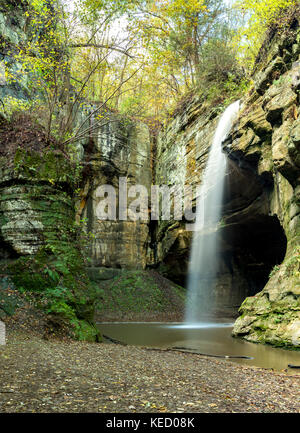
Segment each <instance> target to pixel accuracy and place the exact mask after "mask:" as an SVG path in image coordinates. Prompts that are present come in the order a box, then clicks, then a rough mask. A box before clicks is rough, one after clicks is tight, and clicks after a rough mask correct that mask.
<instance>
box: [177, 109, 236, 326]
mask: <svg viewBox="0 0 300 433" xmlns="http://www.w3.org/2000/svg"><path fill="white" fill-rule="evenodd" d="M239 106H240V101H236V102H234V103H233V104H231V105H230V106H229V107H227V109H226V110H225V112H224V113H223V115H222V116H221V118H220V120H219V123H218V126H217V129H216V132H215V135H214V138H213V142H212V145H211V148H210V151H209V156H208V161H207V164H206V167H205V170H204V174H203V178H202V182H201V185H200V191H199V192H200V195H199V197H198V199H197V211H196V222H195V224H196V229H195V231H194V236H193V241H192V249H191V256H190V262H189V271H188V295H187V302H186V311H185V321H186V322H187V323H199V322H201V321H203V319H204V318H205V317H207V315H209V314H210V315H211V314H212V311H213V308H214V302H213V299H214V290H215V284H216V277H217V272H218V267H217V266H218V260H217V257H216V255H217V251H218V239H217V227H218V223H219V221H220V218H221V208H222V198H223V189H224V180H225V174H226V165H227V163H226V156H225V155H224V153H223V152H222V142H223V141H224V139H225V138H226V136H227V135H228V133H229V131H230V129H231V126H232V123H233V120H234V118H235V117H236V115H237V113H238V111H239Z"/></svg>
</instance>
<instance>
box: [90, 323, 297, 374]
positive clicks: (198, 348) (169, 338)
mask: <svg viewBox="0 0 300 433" xmlns="http://www.w3.org/2000/svg"><path fill="white" fill-rule="evenodd" d="M98 327H99V329H100V331H101V332H102V334H104V335H105V336H108V337H110V338H113V339H115V340H118V341H121V342H123V343H126V344H129V345H135V346H150V347H161V348H167V347H168V348H171V347H173V348H180V350H188V351H192V352H195V353H201V354H206V355H211V356H216V357H228V358H225V359H227V360H228V361H230V362H237V363H240V364H244V365H251V366H256V367H263V368H268V369H271V368H272V369H274V370H285V369H287V372H288V373H291V374H300V368H298V369H296V368H289V367H288V364H292V365H297V366H300V351H290V350H284V349H277V348H274V347H271V346H266V345H261V344H253V343H249V342H247V341H243V340H241V339H237V338H233V337H231V330H232V324H231V323H214V324H212V323H206V324H198V325H194V324H192V325H184V324H180V323H135V322H130V323H99V324H98ZM249 358H250V359H249Z"/></svg>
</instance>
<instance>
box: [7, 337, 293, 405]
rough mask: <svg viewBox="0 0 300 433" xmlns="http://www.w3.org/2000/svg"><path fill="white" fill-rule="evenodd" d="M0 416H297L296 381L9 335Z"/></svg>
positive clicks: (167, 354)
mask: <svg viewBox="0 0 300 433" xmlns="http://www.w3.org/2000/svg"><path fill="white" fill-rule="evenodd" d="M0 371H1V375H0V412H2V413H3V412H37V413H40V412H110V413H112V412H113V413H118V412H119V413H121V412H127V413H129V412H155V413H158V412H162V413H163V412H173V413H174V412H178V413H191V412H199V413H204V412H214V413H220V412H227V413H229V412H277V413H278V412H280V413H284V412H294V413H295V412H298V413H299V412H300V376H296V375H294V376H289V375H287V374H285V373H281V372H272V371H268V370H263V369H259V368H253V367H245V366H240V365H238V364H233V363H230V362H228V361H226V360H220V359H214V358H207V357H203V356H200V355H194V354H189V353H180V352H172V351H162V350H151V349H147V348H138V347H132V346H122V345H115V344H107V343H101V344H99V343H98V344H97V343H86V342H74V341H69V340H66V341H60V340H45V339H42V338H41V337H39V336H37V335H31V334H30V333H22V332H20V331H12V332H10V333H9V335H8V339H7V344H6V346H0Z"/></svg>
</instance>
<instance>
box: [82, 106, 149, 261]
mask: <svg viewBox="0 0 300 433" xmlns="http://www.w3.org/2000/svg"><path fill="white" fill-rule="evenodd" d="M104 123H106V122H104ZM85 147H86V148H85V152H84V158H83V164H84V170H83V179H84V184H83V187H82V192H81V199H80V200H79V202H78V212H77V219H79V220H80V219H82V220H83V219H86V225H85V229H86V231H87V232H88V233H91V234H92V237H91V250H90V258H91V265H92V266H94V267H99V266H104V267H112V268H127V269H144V268H145V267H146V264H147V251H148V244H149V242H150V241H149V239H150V238H149V223H148V221H147V219H148V201H147V203H146V204H147V214H146V215H144V216H143V218H141V219H137V220H134V218H132V217H131V215H130V213H128V212H127V206H126V204H124V201H123V202H122V200H124V199H125V197H127V204H128V206H129V205H130V203H131V202H132V201H133V198H129V197H128V195H130V187H131V186H133V185H134V186H135V185H142V186H143V187H144V188H145V189H146V191H147V194H148V193H149V192H150V186H151V181H152V167H151V166H152V161H151V143H150V135H149V130H148V128H147V127H146V125H143V124H141V123H138V124H131V123H127V124H126V125H124V123H122V121H119V120H118V118H117V117H116V116H114V115H113V113H109V118H108V120H107V124H106V125H105V126H104V127H102V128H100V129H99V131H98V133H97V135H96V137H94V138H93V139H91V140H90V142H89V143H87V144H86V145H85ZM105 185H108V186H109V188H110V189H111V188H113V191H112V194H113V195H114V194H115V196H114V198H115V204H116V206H115V209H114V210H113V211H115V215H112V217H107V218H108V219H107V220H105V219H104V218H105V217H101V218H100V217H99V211H98V209H99V205H101V203H100V202H101V201H103V198H104V190H103V192H101V187H103V186H105ZM120 185H122V186H121V191H119V186H120ZM111 197H112V195H111ZM122 203H123V204H122ZM120 207H121V208H122V209H120ZM104 211H105V210H104ZM120 212H122V216H121V215H120Z"/></svg>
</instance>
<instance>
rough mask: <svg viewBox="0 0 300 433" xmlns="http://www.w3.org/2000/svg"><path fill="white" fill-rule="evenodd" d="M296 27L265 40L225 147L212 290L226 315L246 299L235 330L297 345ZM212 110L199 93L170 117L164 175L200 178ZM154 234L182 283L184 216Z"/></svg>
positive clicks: (159, 174)
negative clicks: (216, 262)
mask: <svg viewBox="0 0 300 433" xmlns="http://www.w3.org/2000/svg"><path fill="white" fill-rule="evenodd" d="M298 28H299V24H298V19H297V18H294V19H293V20H292V21H291V27H290V29H288V30H287V31H286V32H285V34H284V35H282V36H280V34H279V35H278V34H276V35H275V36H274V37H273V38H272V39H271V40H270V41H269V42H268V44H267V46H266V50H265V51H266V55H265V57H264V58H263V59H261V61H260V63H259V65H260V70H259V71H257V72H256V74H255V76H254V86H253V87H252V88H251V90H250V92H249V94H248V95H247V96H246V97H245V98H244V99H243V100H242V101H241V111H240V114H239V117H238V119H237V120H236V122H235V124H234V125H233V128H232V131H231V133H230V135H229V137H228V138H227V140H226V142H225V143H224V146H223V147H224V151H225V152H226V153H227V155H228V170H227V179H226V187H225V195H224V206H223V218H222V221H221V223H220V225H219V228H218V235H219V252H218V258H217V261H218V274H217V278H216V280H215V286H216V289H215V293H214V294H213V295H212V296H213V297H214V302H215V306H216V314H220V315H224V314H227V313H228V314H235V313H236V312H237V309H238V305H239V304H240V303H241V302H243V301H244V299H245V298H246V300H245V301H244V302H243V304H242V306H241V308H240V310H239V312H240V317H239V318H238V319H237V321H236V323H235V326H234V331H233V333H234V335H236V336H242V337H243V338H246V339H248V340H249V341H255V342H264V343H271V344H274V345H281V346H292V347H295V346H298V345H299V344H300V320H299V319H300V297H299V294H300V291H299V290H300V285H299V276H300V274H299V261H300V259H299V236H300V226H299V174H300V171H299V168H300V165H299V143H300V140H299V131H300V129H299V125H300V123H299V117H298V111H299V90H300V62H299V60H300V59H299V54H300V48H299V47H300V44H299V42H300V34H299V30H298ZM202 110H203V111H202ZM215 116H216V110H215V109H213V110H205V104H201V102H200V103H199V102H197V101H196V100H195V99H194V100H193V101H191V103H190V104H189V105H188V106H187V107H186V108H185V111H184V114H181V115H179V116H177V117H176V118H175V119H174V120H173V122H172V123H170V125H169V127H168V129H167V130H166V131H165V132H164V134H163V135H161V137H160V140H159V142H158V150H157V155H158V163H157V166H156V179H157V181H158V182H162V183H165V184H168V185H183V184H192V185H193V184H196V183H199V181H200V179H201V173H202V172H203V168H204V166H205V163H206V159H207V152H208V148H209V146H210V144H211V141H212V134H213V132H214V130H215V127H216V122H217V120H218V117H215ZM157 240H158V243H159V245H158V252H159V260H161V261H162V262H163V263H164V266H163V267H161V269H162V270H163V271H164V272H165V274H166V275H168V276H169V277H170V278H172V279H175V280H176V281H178V282H179V281H180V282H181V283H182V282H183V281H184V279H185V277H186V272H187V262H188V252H189V250H190V246H191V233H189V232H187V231H186V230H185V225H184V223H183V222H174V221H173V222H171V223H166V222H164V223H159V224H158V227H157ZM203 242H205V237H204V238H203Z"/></svg>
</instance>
